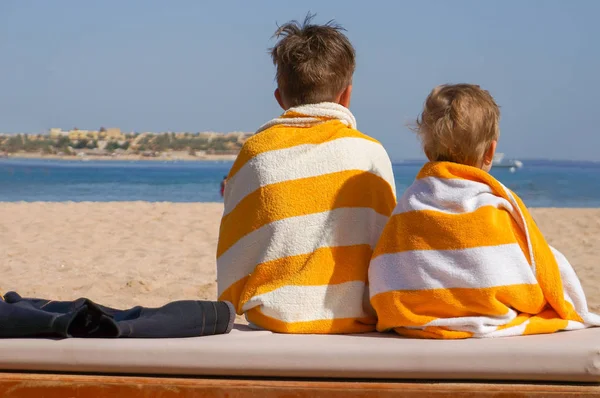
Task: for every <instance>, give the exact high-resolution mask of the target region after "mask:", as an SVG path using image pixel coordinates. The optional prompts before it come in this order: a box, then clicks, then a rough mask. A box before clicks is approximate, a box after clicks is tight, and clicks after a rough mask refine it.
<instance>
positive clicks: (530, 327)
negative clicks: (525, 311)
mask: <svg viewBox="0 0 600 398" xmlns="http://www.w3.org/2000/svg"><path fill="white" fill-rule="evenodd" d="M568 324H569V322H568V321H567V320H565V319H560V317H559V315H558V314H557V313H556V311H554V310H552V309H546V310H545V311H542V312H540V313H539V314H537V315H535V316H532V317H531V318H529V323H528V324H527V326H525V333H523V334H541V333H554V332H558V331H559V330H563V329H565V328H566V327H567V325H568Z"/></svg>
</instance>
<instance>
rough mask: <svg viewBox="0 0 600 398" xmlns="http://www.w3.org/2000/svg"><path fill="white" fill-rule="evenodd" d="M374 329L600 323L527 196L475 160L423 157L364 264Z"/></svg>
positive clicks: (473, 333)
mask: <svg viewBox="0 0 600 398" xmlns="http://www.w3.org/2000/svg"><path fill="white" fill-rule="evenodd" d="M369 282H370V284H371V291H370V294H371V304H373V307H374V308H375V310H376V311H377V315H378V317H379V320H378V324H377V329H378V330H380V331H385V330H390V329H393V330H395V331H396V332H398V333H399V334H401V335H405V336H413V337H423V338H438V339H439V338H443V339H458V338H467V337H500V336H514V335H524V334H537V333H552V332H556V331H559V330H572V329H581V328H584V327H588V326H596V325H600V317H599V316H598V315H595V314H592V313H590V312H588V307H587V303H586V300H585V295H584V292H583V289H582V288H581V284H580V283H579V280H578V278H577V275H576V274H575V271H574V270H573V268H572V267H571V265H570V264H569V263H568V262H567V260H566V259H565V257H564V256H563V255H562V254H560V253H559V252H558V251H557V250H555V249H554V248H552V247H550V246H549V245H548V243H547V242H546V241H545V239H544V237H543V236H542V234H541V233H540V231H539V229H538V227H537V226H536V224H535V222H534V220H533V219H532V217H531V215H530V214H529V212H528V211H527V208H526V207H525V205H524V204H523V203H522V202H521V200H520V199H519V198H518V197H517V195H515V194H514V193H512V192H510V191H509V190H508V189H507V188H506V187H504V186H503V185H502V184H501V183H500V182H498V181H497V180H496V179H494V178H493V177H492V176H490V175H489V174H488V173H485V172H484V171H482V170H479V169H476V168H473V167H469V166H463V165H458V164H453V163H447V162H440V163H428V164H427V165H425V167H424V168H423V169H422V170H421V171H420V172H419V174H418V176H417V179H416V181H415V182H414V183H413V185H412V186H411V187H409V188H408V190H407V191H406V192H405V194H404V195H403V196H402V198H401V199H400V201H399V203H398V205H397V207H396V209H395V210H394V213H393V215H392V217H391V218H390V220H389V222H388V224H387V226H386V227H385V229H384V232H383V233H382V235H381V239H380V241H379V243H378V244H377V248H376V249H375V253H374V255H373V259H372V260H371V265H370V269H369Z"/></svg>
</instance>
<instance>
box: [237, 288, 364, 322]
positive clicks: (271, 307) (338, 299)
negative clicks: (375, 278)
mask: <svg viewBox="0 0 600 398" xmlns="http://www.w3.org/2000/svg"><path fill="white" fill-rule="evenodd" d="M365 291H366V286H365V284H364V283H363V282H360V281H353V282H345V283H340V284H337V285H319V286H293V285H287V286H282V287H280V288H279V289H276V290H273V291H271V292H269V293H265V294H261V295H258V296H254V297H252V298H251V299H250V300H248V301H247V302H246V304H244V307H243V308H242V311H244V312H245V311H248V310H249V309H251V308H254V307H257V306H260V307H261V308H260V310H261V312H262V313H263V314H264V315H266V316H269V317H271V318H275V319H278V320H280V321H282V322H307V321H318V320H325V319H341V318H364V317H367V316H368V315H367V313H366V312H365V311H364V309H363V299H364V296H365Z"/></svg>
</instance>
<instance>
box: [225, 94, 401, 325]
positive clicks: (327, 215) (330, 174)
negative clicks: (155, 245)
mask: <svg viewBox="0 0 600 398" xmlns="http://www.w3.org/2000/svg"><path fill="white" fill-rule="evenodd" d="M395 204H396V201H395V187H394V179H393V175H392V168H391V162H390V160H389V157H388V155H387V153H386V151H385V149H384V148H383V147H382V146H381V144H379V143H378V142H377V141H375V140H374V139H372V138H370V137H368V136H366V135H364V134H362V133H360V132H359V131H357V130H356V122H355V120H354V116H353V115H352V113H350V111H349V110H348V109H346V108H345V107H343V106H341V105H337V104H332V103H322V104H316V105H306V106H299V107H296V108H292V109H289V110H288V111H286V112H285V113H284V114H283V115H282V116H281V117H280V118H278V119H275V120H273V121H271V122H269V123H267V124H265V125H264V126H263V127H261V129H260V130H259V131H258V132H257V134H256V135H254V136H252V137H251V138H250V139H248V141H247V142H246V143H245V144H244V147H243V148H242V150H241V152H240V154H239V155H238V157H237V159H236V161H235V163H234V165H233V167H232V169H231V171H230V173H229V176H228V178H227V184H226V188H225V209H224V213H223V219H222V221H221V229H220V233H219V244H218V249H217V282H218V290H219V299H220V300H227V301H230V302H232V303H233V304H234V306H235V307H236V310H237V312H238V314H242V313H245V314H246V317H247V319H248V320H249V321H250V322H251V323H253V324H254V325H256V326H258V327H261V328H264V329H269V330H272V331H276V332H284V333H354V332H364V331H370V330H374V329H375V322H376V321H375V317H374V312H373V310H372V308H371V307H370V305H369V295H368V288H367V273H368V266H369V260H370V258H371V255H372V253H373V248H374V247H375V244H376V243H377V239H378V238H379V235H380V234H381V231H382V230H383V227H384V226H385V223H386V222H387V219H388V217H389V215H390V214H391V213H392V211H393V209H394V206H395Z"/></svg>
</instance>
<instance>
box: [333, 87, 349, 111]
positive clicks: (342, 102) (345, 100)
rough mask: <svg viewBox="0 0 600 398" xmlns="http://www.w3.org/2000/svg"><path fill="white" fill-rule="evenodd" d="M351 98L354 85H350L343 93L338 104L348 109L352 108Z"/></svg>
mask: <svg viewBox="0 0 600 398" xmlns="http://www.w3.org/2000/svg"><path fill="white" fill-rule="evenodd" d="M350 97H352V85H349V86H348V87H346V88H345V89H344V91H342V93H341V94H340V97H339V99H338V100H337V103H338V104H340V105H341V106H344V107H346V108H350Z"/></svg>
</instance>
